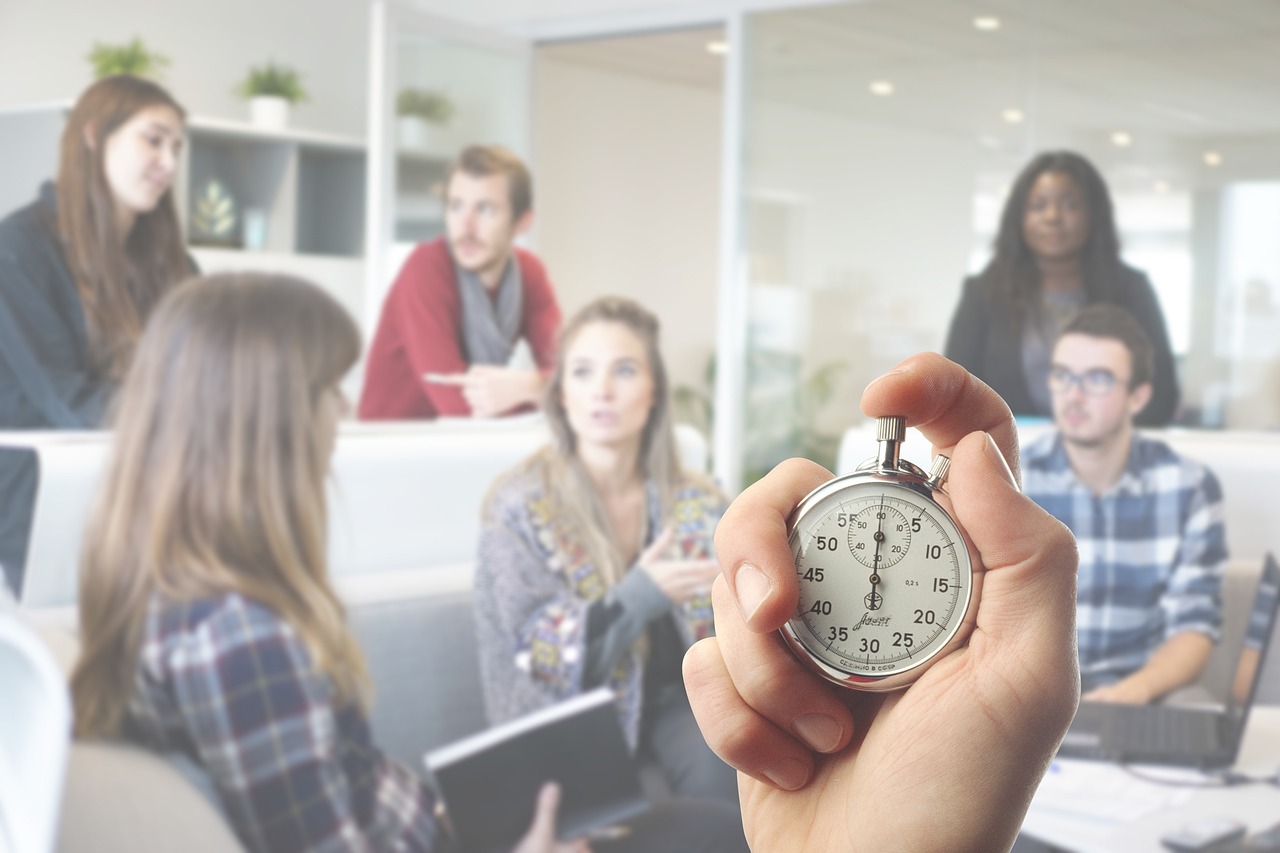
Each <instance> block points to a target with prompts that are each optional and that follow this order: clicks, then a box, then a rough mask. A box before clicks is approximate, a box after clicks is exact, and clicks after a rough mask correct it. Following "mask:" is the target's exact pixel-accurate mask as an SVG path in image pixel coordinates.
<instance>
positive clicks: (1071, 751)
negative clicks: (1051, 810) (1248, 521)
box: [1058, 554, 1280, 770]
mask: <svg viewBox="0 0 1280 853" xmlns="http://www.w3.org/2000/svg"><path fill="white" fill-rule="evenodd" d="M1278 604H1280V565H1278V564H1277V563H1276V559H1275V557H1274V556H1273V555H1272V554H1267V556H1266V559H1265V561H1264V562H1263V566H1262V575H1261V577H1260V578H1259V579H1258V590H1257V592H1256V593H1255V594H1254V599H1253V606H1252V607H1251V608H1250V610H1249V621H1248V624H1247V625H1246V627H1245V636H1244V640H1243V641H1242V642H1241V644H1240V657H1239V659H1238V661H1237V663H1236V670H1235V676H1234V678H1233V679H1232V684H1231V689H1230V690H1229V696H1228V701H1227V706H1226V708H1187V707H1177V706H1171V705H1117V704H1114V703H1109V702H1081V703H1080V708H1079V710H1077V711H1076V717H1075V720H1073V721H1072V723H1071V728H1070V729H1068V731H1067V735H1066V737H1065V738H1063V741H1062V746H1061V747H1059V749H1058V755H1059V756H1060V757H1062V758H1093V759H1099V760H1103V761H1116V762H1126V763H1135V764H1169V765H1176V766H1180V767H1195V768H1199V769H1202V770H1208V769H1214V768H1222V767H1230V766H1231V765H1233V764H1235V761H1236V755H1237V753H1238V752H1239V750H1240V741H1241V740H1242V739H1243V738H1244V727H1245V723H1246V722H1248V719H1249V710H1250V708H1252V706H1253V700H1254V697H1255V696H1256V694H1257V692H1258V682H1259V681H1260V680H1261V676H1262V673H1263V672H1264V670H1265V668H1266V660H1265V658H1266V655H1267V648H1268V646H1270V644H1271V635H1272V633H1273V631H1274V629H1275V625H1276V617H1277V609H1278V608H1277V605H1278Z"/></svg>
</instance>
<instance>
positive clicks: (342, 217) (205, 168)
mask: <svg viewBox="0 0 1280 853" xmlns="http://www.w3.org/2000/svg"><path fill="white" fill-rule="evenodd" d="M70 108H71V104H70V102H60V103H51V104H38V105H33V106H30V107H20V108H9V109H4V110H0V216H4V215H7V214H8V213H9V212H10V211H12V210H14V209H16V208H18V207H21V206H24V205H26V204H29V203H30V202H31V201H32V200H33V199H34V198H35V195H36V191H37V190H38V188H39V186H40V184H41V183H43V182H44V181H46V180H51V179H53V178H54V176H55V175H56V173H57V170H58V144H59V140H60V138H61V136H62V128H63V125H64V124H65V121H66V115H67V112H68V111H69V110H70ZM367 169H368V155H367V145H366V144H365V141H364V140H363V139H361V138H358V137H349V136H339V135H334V134H327V133H314V132H310V131H305V130H293V129H285V130H267V129H263V128H258V127H254V126H253V125H250V124H248V123H245V122H237V121H225V120H221V119H210V118H202V117H199V116H192V117H189V118H188V121H187V146H186V149H185V150H184V151H183V154H182V158H181V163H180V170H179V173H178V176H177V179H176V180H175V182H174V199H175V201H176V203H177V206H178V215H179V216H180V217H181V219H182V220H183V223H184V228H185V229H186V232H187V238H188V246H189V247H190V250H191V254H192V256H193V257H195V259H196V262H197V263H198V264H199V265H200V268H201V269H202V270H203V271H205V272H220V271H232V270H250V269H252V270H266V271H270V272H280V273H288V274H290V275H296V276H299V277H301V278H305V279H308V280H310V281H314V282H315V283H316V284H318V285H320V286H321V287H323V288H324V289H325V290H326V291H328V292H329V293H330V294H332V295H333V296H334V297H335V298H336V299H337V300H338V301H339V302H341V303H342V304H343V305H344V306H345V307H346V308H347V309H348V310H349V311H351V313H352V315H353V316H355V317H357V318H359V317H361V316H362V312H363V309H364V286H365V274H366V268H367V262H366V257H365V246H364V241H365V230H366V229H365V204H366V199H367V193H366V182H367V174H366V173H367ZM211 180H217V181H219V182H220V183H221V184H222V185H223V186H224V187H225V188H226V190H227V192H228V193H229V194H230V196H231V198H232V199H233V201H234V204H235V213H236V223H235V225H234V227H233V228H232V231H231V233H230V235H229V238H228V239H224V240H221V241H218V242H216V243H213V242H205V243H202V242H201V241H200V239H199V237H198V235H195V234H193V233H192V231H191V229H190V221H191V212H192V204H193V200H194V199H195V198H196V196H197V195H198V194H199V193H200V192H201V191H202V190H203V188H204V187H205V186H206V184H207V182H209V181H211ZM255 209H256V210H259V211H262V213H263V214H264V215H265V221H266V228H265V235H264V237H265V239H264V240H263V243H262V246H261V248H255V249H245V248H243V244H244V239H243V238H244V228H243V221H244V219H243V217H244V212H245V211H246V210H255Z"/></svg>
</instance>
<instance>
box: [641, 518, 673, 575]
mask: <svg viewBox="0 0 1280 853" xmlns="http://www.w3.org/2000/svg"><path fill="white" fill-rule="evenodd" d="M675 536H676V532H675V529H674V528H672V527H671V525H669V524H668V525H667V526H666V527H664V528H662V530H660V531H658V535H657V537H656V538H655V539H654V540H653V542H652V544H650V545H649V547H648V548H645V549H644V553H642V554H641V555H640V563H641V564H642V565H643V564H646V563H652V562H653V561H654V560H658V559H661V558H662V555H663V554H665V553H666V551H667V549H668V548H670V547H671V543H672V542H673V541H674V540H675Z"/></svg>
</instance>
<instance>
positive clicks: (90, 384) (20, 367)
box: [0, 183, 114, 592]
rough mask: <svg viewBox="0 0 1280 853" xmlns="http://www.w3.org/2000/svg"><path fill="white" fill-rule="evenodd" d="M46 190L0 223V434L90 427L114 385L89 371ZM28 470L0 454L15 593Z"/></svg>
mask: <svg viewBox="0 0 1280 853" xmlns="http://www.w3.org/2000/svg"><path fill="white" fill-rule="evenodd" d="M57 217H58V213H57V196H56V194H55V193H54V189H53V184H51V183H46V184H44V186H42V187H41V188H40V196H39V198H37V199H36V201H34V202H33V203H31V204H29V205H27V206H26V207H24V208H21V209H19V210H17V211H15V212H14V213H12V214H10V215H9V216H7V217H6V218H5V219H4V220H0V429H3V430H47V429H93V428H96V427H98V426H99V425H100V424H101V423H102V419H103V415H104V413H105V411H106V406H107V402H108V400H109V399H110V397H111V394H112V392H113V390H114V385H113V384H111V383H108V382H105V381H102V380H100V379H97V378H95V377H94V376H92V375H91V374H90V372H89V369H88V366H89V348H88V338H87V334H86V330H85V318H84V310H83V308H82V306H81V304H80V296H79V294H78V293H77V292H76V286H75V281H74V280H73V279H72V278H71V271H70V269H68V267H67V262H66V258H65V256H64V255H63V252H62V245H61V243H60V241H59V239H58V225H57ZM35 489H36V465H35V460H34V457H33V454H31V453H30V452H29V451H15V450H7V451H0V565H3V566H4V569H5V574H6V575H7V576H8V582H9V585H10V586H11V587H13V589H14V591H15V592H17V590H18V586H19V584H20V581H21V576H22V569H23V566H24V564H25V561H26V547H27V536H28V534H29V532H30V531H29V528H30V526H31V510H32V502H33V501H34V499H35Z"/></svg>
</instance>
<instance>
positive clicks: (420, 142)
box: [396, 116, 433, 151]
mask: <svg viewBox="0 0 1280 853" xmlns="http://www.w3.org/2000/svg"><path fill="white" fill-rule="evenodd" d="M431 131H432V128H431V124H430V123H429V122H428V121H427V120H426V119H424V118H422V117H420V116H400V117H399V118H398V119H396V144H397V146H398V147H399V148H401V149H402V150H405V151H426V150H428V149H430V148H431V142H432V136H433V134H432V132H431Z"/></svg>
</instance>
